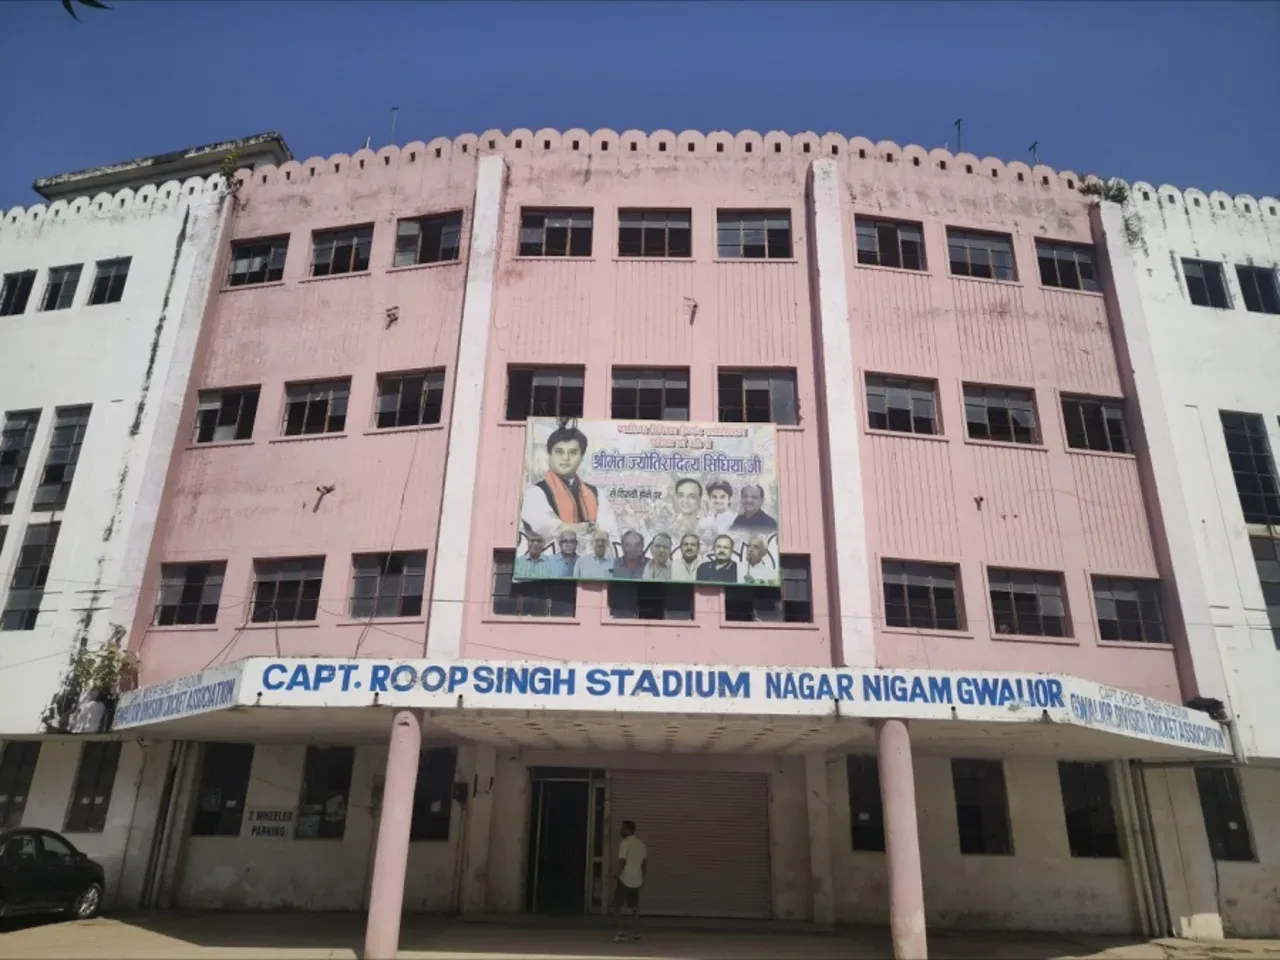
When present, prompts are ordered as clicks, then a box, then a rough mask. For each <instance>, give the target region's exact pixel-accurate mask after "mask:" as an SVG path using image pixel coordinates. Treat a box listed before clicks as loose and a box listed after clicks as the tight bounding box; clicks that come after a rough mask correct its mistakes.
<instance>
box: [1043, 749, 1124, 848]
mask: <svg viewBox="0 0 1280 960" xmlns="http://www.w3.org/2000/svg"><path fill="white" fill-rule="evenodd" d="M1058 786H1059V788H1060V789H1061V790H1062V810H1063V813H1064V814H1065V815H1066V821H1067V843H1068V845H1069V846H1070V848H1071V855H1072V856H1073V857H1119V856H1120V831H1119V830H1117V829H1116V812H1115V808H1114V806H1113V805H1112V802H1111V777H1110V775H1109V774H1108V772H1107V765H1106V764H1105V763H1072V762H1068V761H1066V760H1059V761H1058Z"/></svg>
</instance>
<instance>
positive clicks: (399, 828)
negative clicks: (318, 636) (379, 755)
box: [364, 710, 422, 960]
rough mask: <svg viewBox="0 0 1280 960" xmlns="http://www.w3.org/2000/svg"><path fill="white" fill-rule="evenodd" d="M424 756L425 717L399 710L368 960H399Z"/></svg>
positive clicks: (375, 872)
mask: <svg viewBox="0 0 1280 960" xmlns="http://www.w3.org/2000/svg"><path fill="white" fill-rule="evenodd" d="M421 751H422V715H421V714H420V713H418V712H417V711H416V710H397V711H396V715H395V717H394V718H392V721H391V746H390V749H388V750H387V779H386V785H385V787H384V788H383V793H382V815H381V819H380V821H379V825H378V847H377V850H376V851H375V852H374V855H373V885H372V887H371V889H370V891H369V919H368V924H367V925H366V927H365V931H364V956H365V960H395V956H396V950H397V949H399V946H400V910H401V907H403V906H404V872H405V868H406V867H407V865H408V862H409V826H410V824H411V823H412V821H413V789H414V786H415V784H416V783H417V781H418V754H419V753H420V752H421Z"/></svg>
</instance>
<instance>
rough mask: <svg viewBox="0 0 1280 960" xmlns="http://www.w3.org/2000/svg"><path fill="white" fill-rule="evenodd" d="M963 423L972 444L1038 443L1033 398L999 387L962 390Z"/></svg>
mask: <svg viewBox="0 0 1280 960" xmlns="http://www.w3.org/2000/svg"><path fill="white" fill-rule="evenodd" d="M964 419H965V423H966V424H967V425H968V429H969V436H970V437H971V438H972V439H974V440H996V441H998V442H1000V443H1039V442H1040V427H1039V425H1038V424H1037V423H1036V402H1035V395H1034V394H1033V393H1032V392H1031V391H1030V390H1005V389H1002V388H1000V387H971V386H967V385H966V386H965V388H964Z"/></svg>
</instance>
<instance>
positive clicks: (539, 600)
mask: <svg viewBox="0 0 1280 960" xmlns="http://www.w3.org/2000/svg"><path fill="white" fill-rule="evenodd" d="M515 562H516V560H515V551H514V550H495V551H493V593H492V596H491V600H492V603H493V612H494V613H495V614H497V615H498V616H503V617H572V616H574V615H575V614H576V613H577V612H578V591H577V584H575V583H574V582H573V581H571V580H526V581H524V582H522V583H514V582H512V580H511V573H512V570H513V569H514V568H515Z"/></svg>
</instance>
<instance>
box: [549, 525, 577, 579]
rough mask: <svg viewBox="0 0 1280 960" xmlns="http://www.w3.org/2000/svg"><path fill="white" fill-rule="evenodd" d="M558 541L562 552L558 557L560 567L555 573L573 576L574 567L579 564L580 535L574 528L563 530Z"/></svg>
mask: <svg viewBox="0 0 1280 960" xmlns="http://www.w3.org/2000/svg"><path fill="white" fill-rule="evenodd" d="M556 542H557V543H558V544H559V545H560V553H559V555H558V556H557V557H556V560H557V562H558V563H559V564H560V569H559V571H558V572H557V573H556V574H555V575H556V576H557V577H565V578H569V577H572V576H573V571H574V568H575V567H576V566H577V564H578V535H577V534H576V533H574V532H573V531H572V530H561V531H560V538H559V539H558V540H557V541H556Z"/></svg>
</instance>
